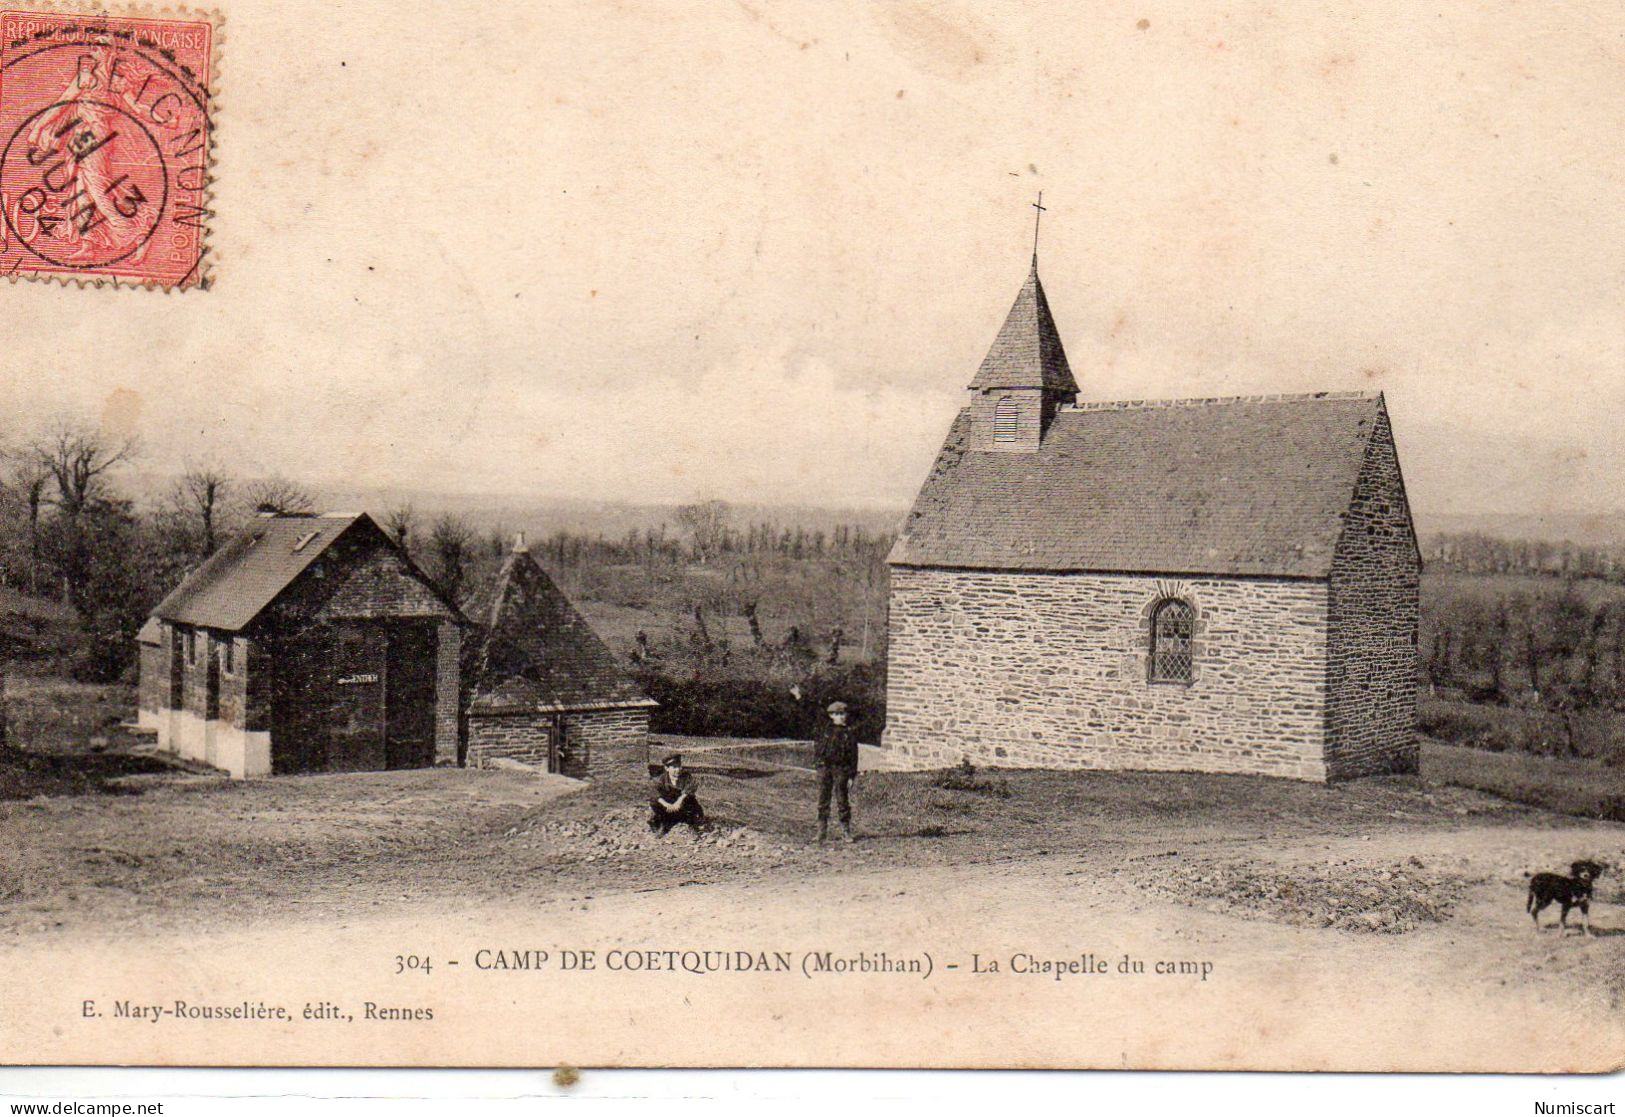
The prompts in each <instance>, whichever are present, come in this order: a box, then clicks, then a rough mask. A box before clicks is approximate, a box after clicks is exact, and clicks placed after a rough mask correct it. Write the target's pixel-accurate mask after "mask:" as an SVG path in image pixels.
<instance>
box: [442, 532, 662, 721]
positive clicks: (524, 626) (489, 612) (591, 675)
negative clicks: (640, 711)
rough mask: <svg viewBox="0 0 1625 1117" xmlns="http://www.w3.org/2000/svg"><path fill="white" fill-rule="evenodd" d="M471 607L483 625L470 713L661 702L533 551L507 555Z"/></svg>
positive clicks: (469, 612)
mask: <svg viewBox="0 0 1625 1117" xmlns="http://www.w3.org/2000/svg"><path fill="white" fill-rule="evenodd" d="M465 611H466V613H467V615H468V617H469V618H470V620H472V621H473V622H474V624H476V625H477V626H478V632H477V634H476V635H475V637H474V642H473V644H472V648H471V658H472V663H473V665H472V672H471V677H472V679H473V691H472V695H471V698H470V701H469V712H470V713H471V714H476V715H478V714H494V713H515V712H527V713H528V712H534V711H541V712H564V711H573V710H612V709H626V708H629V707H647V706H655V705H658V703H656V702H655V701H654V700H653V699H651V698H649V697H648V696H646V695H645V694H644V693H643V692H642V691H641V690H639V689H638V687H637V684H636V683H634V682H633V681H632V680H631V679H630V678H628V677H627V676H626V673H625V672H623V671H622V670H621V667H620V664H619V663H618V662H616V659H615V655H614V653H613V652H611V651H610V650H609V648H607V647H605V646H604V642H603V641H602V640H600V639H599V638H598V635H597V633H595V632H593V630H592V627H591V626H590V625H589V624H587V621H586V619H585V618H583V617H582V615H581V614H580V613H579V612H577V611H576V608H575V606H574V605H572V604H570V601H569V599H568V598H567V597H565V596H564V594H563V592H562V591H561V590H560V589H559V588H558V586H557V585H555V584H554V583H553V579H552V578H550V577H548V575H547V572H546V571H544V570H543V569H542V568H541V567H540V566H538V565H537V564H536V560H535V559H533V558H531V556H530V554H529V552H527V551H523V550H517V549H516V550H515V551H514V552H513V553H511V554H509V555H508V557H507V559H506V560H505V561H504V562H503V564H502V569H501V570H500V571H498V573H497V577H496V580H495V581H494V582H492V583H491V585H490V586H488V587H487V588H486V589H485V590H484V591H483V592H482V593H480V594H478V595H477V596H476V598H475V600H474V601H473V602H472V603H470V605H469V606H468V608H467V609H466V610H465Z"/></svg>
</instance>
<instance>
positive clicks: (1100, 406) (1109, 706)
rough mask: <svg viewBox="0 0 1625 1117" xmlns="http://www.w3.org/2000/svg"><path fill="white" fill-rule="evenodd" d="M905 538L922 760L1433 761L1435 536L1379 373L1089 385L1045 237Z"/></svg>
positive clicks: (903, 689)
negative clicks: (1353, 382) (1426, 704)
mask: <svg viewBox="0 0 1625 1117" xmlns="http://www.w3.org/2000/svg"><path fill="white" fill-rule="evenodd" d="M970 391H971V399H970V403H969V405H968V406H967V407H965V408H964V409H963V410H962V411H961V412H960V414H959V416H958V418H957V419H956V420H955V421H954V424H953V427H952V429H951V430H950V432H949V434H948V438H947V442H946V443H945V444H944V446H943V448H942V451H941V453H940V454H939V455H938V457H937V460H936V463H935V464H934V465H933V466H932V468H931V472H930V475H929V476H928V477H927V478H926V481H925V484H924V486H923V487H922V488H921V490H920V493H919V496H918V498H917V500H916V501H915V504H914V507H913V509H912V511H911V512H910V513H909V516H908V519H907V521H906V522H905V525H904V527H903V531H902V533H901V535H900V537H899V539H898V541H897V544H896V546H895V548H894V550H893V551H892V553H891V555H890V557H889V562H890V567H891V601H890V621H889V625H890V646H889V653H888V654H889V661H888V676H887V698H886V701H887V710H886V720H887V724H886V730H885V733H884V737H883V744H884V745H885V747H887V748H889V749H892V750H894V751H895V752H897V753H901V754H904V755H905V756H907V757H910V758H913V759H914V760H915V761H916V762H918V763H921V764H934V763H952V762H957V761H958V760H960V759H961V758H965V757H968V758H969V759H971V760H972V761H973V762H976V763H979V764H990V765H1013V766H1028V767H1050V768H1064V767H1078V768H1139V769H1185V770H1204V771H1221V772H1255V773H1262V774H1267V775H1275V776H1287V777H1294V778H1299V779H1309V780H1328V779H1336V778H1344V777H1351V776H1359V775H1363V774H1367V773H1375V772H1386V771H1393V770H1409V769H1413V768H1414V767H1415V765H1416V759H1417V740H1416V733H1415V726H1416V687H1417V650H1416V641H1417V625H1418V592H1419V583H1420V576H1421V559H1420V556H1419V553H1418V550H1417V546H1416V537H1415V534H1414V532H1413V529H1412V525H1411V517H1410V510H1409V507H1408V504H1407V502H1406V497H1405V486H1404V482H1403V480H1402V479H1401V477H1400V470H1399V460H1398V457H1397V455H1396V452H1395V448H1394V440H1393V434H1392V431H1391V429H1390V426H1389V420H1388V412H1387V408H1386V406H1385V404H1384V401H1383V397H1382V396H1381V395H1380V394H1358V393H1355V394H1333V393H1317V394H1314V395H1299V396H1263V397H1245V398H1233V399H1189V400H1161V401H1132V402H1118V403H1084V404H1078V403H1077V402H1076V400H1077V394H1078V386H1077V383H1076V381H1075V380H1074V379H1073V376H1072V371H1071V368H1070V366H1069V365H1068V362H1067V358H1066V354H1065V352H1064V351H1063V350H1062V347H1061V341H1060V336H1059V333H1058V332H1057V330H1056V327H1055V322H1054V320H1053V318H1052V317H1051V314H1050V309H1049V304H1048V301H1047V300H1046V298H1045V296H1044V289H1043V286H1042V284H1041V283H1040V282H1039V278H1038V269H1037V264H1036V261H1035V262H1034V266H1033V270H1032V272H1031V273H1030V274H1029V275H1028V277H1027V281H1026V284H1025V285H1024V286H1023V287H1022V289H1021V292H1020V294H1019V295H1018V296H1017V298H1016V302H1015V305H1014V306H1013V307H1012V308H1011V311H1010V313H1009V316H1008V317H1007V319H1006V320H1005V323H1004V325H1003V327H1002V328H1001V329H1000V331H999V334H998V337H997V339H996V340H995V342H994V344H993V347H992V349H991V351H990V352H989V353H988V355H987V358H986V359H985V360H984V361H983V362H982V365H981V367H980V369H979V370H978V372H977V374H976V377H975V379H974V380H973V381H972V383H971V386H970Z"/></svg>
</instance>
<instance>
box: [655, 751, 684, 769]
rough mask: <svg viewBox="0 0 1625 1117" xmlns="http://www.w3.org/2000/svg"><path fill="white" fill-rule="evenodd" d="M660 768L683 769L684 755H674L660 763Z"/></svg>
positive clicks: (675, 753) (677, 753)
mask: <svg viewBox="0 0 1625 1117" xmlns="http://www.w3.org/2000/svg"><path fill="white" fill-rule="evenodd" d="M660 766H661V767H662V768H681V767H682V766H683V754H682V753H680V752H674V753H672V754H671V755H670V756H668V757H666V759H664V760H662V761H661V762H660Z"/></svg>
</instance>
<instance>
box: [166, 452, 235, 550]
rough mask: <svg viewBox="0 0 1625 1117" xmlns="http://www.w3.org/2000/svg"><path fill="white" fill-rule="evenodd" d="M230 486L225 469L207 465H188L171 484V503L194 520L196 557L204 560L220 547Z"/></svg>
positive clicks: (205, 463)
mask: <svg viewBox="0 0 1625 1117" xmlns="http://www.w3.org/2000/svg"><path fill="white" fill-rule="evenodd" d="M232 487H233V486H232V482H231V479H230V478H229V477H227V476H226V472H225V470H224V469H222V468H220V467H219V466H218V465H214V464H212V463H207V462H194V463H193V464H191V465H188V466H187V467H186V472H184V473H182V474H181V477H180V480H179V481H177V482H175V491H174V493H173V494H172V496H171V503H172V504H173V505H174V506H175V510H176V511H177V512H179V513H181V515H183V516H184V517H185V518H186V519H187V520H195V522H196V524H197V529H198V534H197V552H198V556H199V557H200V558H208V557H209V556H210V555H212V554H214V549H215V548H216V547H217V546H219V545H220V534H221V527H222V522H223V520H224V519H225V509H226V500H227V498H228V497H229V496H230V494H231V490H232Z"/></svg>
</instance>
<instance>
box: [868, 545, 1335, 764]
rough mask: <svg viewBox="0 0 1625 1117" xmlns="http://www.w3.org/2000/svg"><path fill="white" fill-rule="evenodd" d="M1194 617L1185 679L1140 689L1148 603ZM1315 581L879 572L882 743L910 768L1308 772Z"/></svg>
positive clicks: (1317, 645)
mask: <svg viewBox="0 0 1625 1117" xmlns="http://www.w3.org/2000/svg"><path fill="white" fill-rule="evenodd" d="M1170 597H1177V598H1180V599H1182V600H1184V601H1187V602H1189V603H1190V604H1191V605H1192V606H1193V607H1194V608H1195V610H1196V631H1195V642H1194V670H1193V678H1192V680H1191V682H1189V683H1188V684H1184V683H1152V682H1150V681H1148V669H1147V657H1148V654H1149V651H1150V620H1151V611H1152V609H1153V608H1154V606H1155V605H1156V604H1157V603H1158V602H1159V601H1162V600H1164V599H1166V598H1170ZM1327 607H1328V605H1327V586H1326V583H1324V582H1315V581H1299V580H1288V579H1241V578H1233V579H1231V578H1225V579H1210V578H1200V579H1199V578H1192V579H1188V580H1184V579H1178V578H1156V577H1149V576H1143V575H1109V574H1100V575H1097V574H1090V575H1079V574H1029V573H1007V572H986V571H962V570H936V569H923V568H912V567H902V566H897V567H893V568H892V571H891V622H890V623H891V630H890V631H891V636H890V652H889V659H888V666H887V680H888V682H887V692H886V722H887V724H886V731H885V734H884V736H883V738H882V744H883V746H884V747H885V748H887V749H891V750H894V751H895V752H897V753H900V754H902V755H904V756H906V757H908V758H909V759H910V760H911V761H913V762H915V763H917V764H921V765H925V764H952V763H957V762H958V761H959V760H960V759H961V758H966V757H968V758H969V759H970V760H972V761H973V762H975V763H978V764H988V765H1004V766H1019V767H1040V768H1130V769H1162V770H1187V771H1215V772H1253V773H1259V774H1263V775H1272V776H1287V777H1292V778H1297V779H1309V780H1323V779H1325V778H1326V776H1327V770H1326V762H1325V723H1326V686H1327V683H1326V639H1327V634H1326V624H1327Z"/></svg>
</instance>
